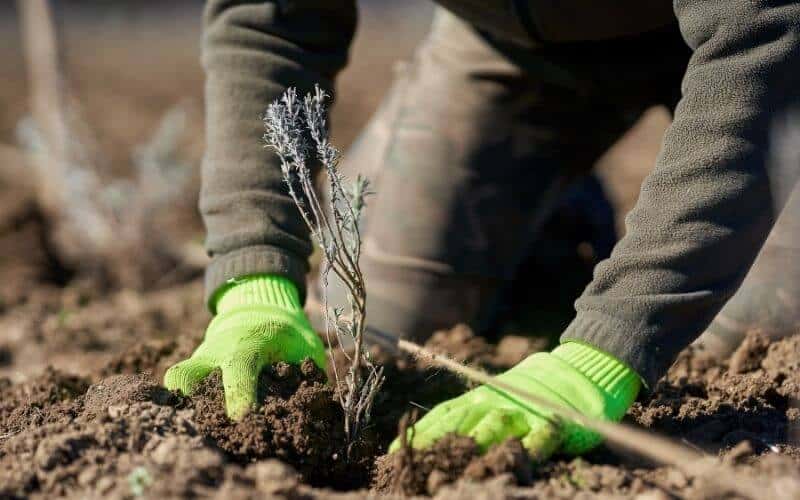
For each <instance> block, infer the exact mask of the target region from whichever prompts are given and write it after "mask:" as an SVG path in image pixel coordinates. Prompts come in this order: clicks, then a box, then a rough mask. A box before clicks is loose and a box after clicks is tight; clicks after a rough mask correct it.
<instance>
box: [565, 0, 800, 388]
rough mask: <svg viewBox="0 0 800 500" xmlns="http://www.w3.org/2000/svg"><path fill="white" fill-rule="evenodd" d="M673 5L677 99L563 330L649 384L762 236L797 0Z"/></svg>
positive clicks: (799, 46)
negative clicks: (683, 53) (633, 199)
mask: <svg viewBox="0 0 800 500" xmlns="http://www.w3.org/2000/svg"><path fill="white" fill-rule="evenodd" d="M674 7H675V13H676V15H677V17H678V20H679V22H680V27H681V31H682V33H683V36H684V39H685V40H686V42H687V43H688V44H689V46H690V47H691V48H692V49H693V50H694V54H693V56H692V58H691V60H690V62H689V65H688V68H687V70H686V75H685V77H684V80H683V84H682V93H683V97H682V99H681V101H680V103H679V104H678V106H677V108H676V110H675V118H674V121H673V123H672V126H671V127H670V128H669V130H668V131H667V133H666V136H665V138H664V143H663V145H662V149H661V153H660V155H659V157H658V160H657V163H656V167H655V169H654V171H653V172H652V173H651V175H650V176H649V177H648V178H647V179H646V181H645V182H644V184H643V186H642V189H641V193H640V195H639V200H638V202H637V204H636V206H635V208H634V209H633V210H632V211H631V213H630V214H629V215H628V217H627V218H626V221H625V222H626V227H627V232H626V235H625V237H624V238H623V239H622V240H621V241H620V242H619V243H618V244H617V246H616V247H615V249H614V251H613V252H612V255H611V257H610V258H609V259H607V260H605V261H604V262H602V263H600V264H599V265H598V266H597V267H596V269H595V272H594V279H593V281H592V282H591V283H590V285H589V286H588V287H587V288H586V290H585V291H584V293H583V295H582V296H581V297H580V298H579V299H578V301H577V302H576V308H577V316H576V318H575V320H574V321H573V322H572V324H571V325H570V326H569V327H568V328H567V330H566V332H565V333H564V335H563V337H562V340H569V339H573V340H579V341H584V342H588V343H590V344H592V345H595V346H596V347H598V348H600V349H603V350H605V351H607V352H609V353H611V354H613V355H615V356H617V357H618V358H620V359H621V360H622V361H625V362H626V363H628V364H629V365H630V366H631V367H632V368H633V369H635V370H636V371H637V372H638V373H639V374H640V375H641V376H642V378H643V379H644V381H645V383H646V384H648V385H649V386H652V385H653V384H654V383H655V382H656V381H657V380H658V379H659V378H660V377H661V376H662V375H663V374H664V373H665V371H666V370H667V368H668V367H669V366H670V365H671V364H672V363H673V361H674V359H675V357H676V356H677V354H678V352H679V351H680V350H681V349H683V348H684V347H686V346H687V345H688V344H689V343H690V342H691V341H692V340H693V339H694V338H696V337H697V336H698V335H699V334H700V333H701V332H702V331H703V329H704V328H705V327H706V326H707V325H708V323H710V322H711V320H712V318H713V317H714V315H715V314H716V313H717V312H718V311H719V309H720V308H721V307H722V305H723V304H724V302H725V301H726V300H727V299H728V298H729V297H730V296H731V294H732V293H733V292H734V291H735V289H736V288H737V286H738V285H739V283H740V282H741V280H742V279H743V277H744V275H745V273H746V272H747V270H748V268H749V266H750V265H751V263H752V262H753V259H754V258H755V256H756V253H757V252H758V249H759V247H760V246H761V244H762V243H763V241H764V239H765V238H766V235H767V232H768V231H769V228H770V226H771V224H772V218H773V210H772V209H773V199H772V198H773V197H772V193H771V192H770V183H769V175H768V171H767V161H766V158H767V149H768V137H769V127H770V122H771V120H772V119H773V118H774V116H775V115H776V113H779V112H781V111H783V110H785V109H786V108H787V105H788V103H789V102H790V101H791V100H793V99H797V97H798V93H799V92H800V3H798V2H785V1H784V2H779V1H756V0H676V1H675V2H674ZM653 56H654V57H657V55H656V54H654V55H653Z"/></svg>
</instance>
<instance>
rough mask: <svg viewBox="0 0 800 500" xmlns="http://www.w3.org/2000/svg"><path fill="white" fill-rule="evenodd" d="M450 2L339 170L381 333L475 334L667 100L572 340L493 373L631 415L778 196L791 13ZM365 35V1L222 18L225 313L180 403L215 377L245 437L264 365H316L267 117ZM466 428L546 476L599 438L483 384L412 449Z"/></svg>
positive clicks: (215, 305)
mask: <svg viewBox="0 0 800 500" xmlns="http://www.w3.org/2000/svg"><path fill="white" fill-rule="evenodd" d="M439 5H440V6H439V7H437V10H436V14H435V16H434V19H433V23H432V28H431V31H430V34H429V35H428V37H427V38H426V40H425V41H424V42H423V43H422V45H421V46H420V48H419V49H418V51H417V52H416V55H415V57H414V59H413V62H412V63H411V64H410V65H409V67H407V68H406V69H405V71H403V72H402V73H401V74H400V75H399V77H398V79H397V81H396V82H395V84H394V87H393V89H392V91H391V92H390V93H389V95H388V97H387V98H386V99H385V101H384V103H383V104H382V106H381V108H380V110H379V111H378V112H377V114H376V116H375V117H374V119H373V120H372V122H371V123H370V124H369V125H368V127H367V129H366V130H365V132H364V133H363V134H362V136H361V138H360V139H359V140H358V141H357V144H356V145H355V146H354V150H353V152H352V153H351V154H350V155H349V156H348V158H349V160H348V161H349V162H350V163H351V166H348V167H347V168H349V169H351V170H352V169H355V170H360V171H363V172H364V173H366V174H367V175H368V176H369V177H371V178H372V179H373V180H374V181H375V182H376V186H377V187H376V191H377V193H378V194H377V195H376V197H375V199H374V200H373V203H372V206H371V208H370V212H369V213H368V214H367V217H368V220H367V221H366V229H365V235H364V249H365V250H364V256H363V258H364V261H363V266H364V269H365V273H366V281H367V283H368V301H369V302H368V310H369V314H368V318H369V320H368V321H369V328H370V331H371V332H374V333H376V335H390V336H391V335H404V336H409V337H412V338H416V339H417V340H419V339H421V338H424V337H425V336H426V335H429V334H430V333H431V332H432V331H433V330H434V329H437V328H441V327H447V326H449V325H452V324H453V323H455V322H459V321H467V322H469V323H470V324H472V325H473V326H475V327H476V328H478V330H479V331H480V327H481V325H482V324H486V321H487V318H489V317H491V315H492V314H493V311H496V310H497V307H498V305H501V304H502V302H503V301H504V300H507V296H505V295H504V293H506V289H507V284H508V282H509V280H510V278H511V277H513V275H514V273H515V270H516V269H517V268H518V266H519V265H520V262H521V261H522V260H523V259H524V256H525V254H526V252H529V251H530V250H531V249H530V248H529V246H530V245H532V244H535V238H534V235H535V234H536V231H537V227H538V226H539V225H540V221H541V217H542V214H543V213H547V211H548V210H549V208H550V207H551V206H552V204H553V200H554V199H558V194H559V193H560V192H563V190H564V189H565V188H566V187H567V186H569V185H570V184H571V183H572V181H573V180H574V179H576V178H577V177H579V176H580V174H581V173H582V172H585V170H586V168H587V166H590V165H591V164H592V163H593V161H594V160H595V159H596V158H597V157H598V156H599V155H600V154H601V153H602V152H603V151H604V150H605V149H606V148H607V147H608V146H609V145H610V144H611V143H612V142H613V141H614V140H615V139H616V138H618V137H619V136H620V134H622V133H623V132H624V131H625V130H626V129H627V128H628V127H629V126H630V125H631V123H632V122H633V121H634V120H635V119H636V118H638V117H639V116H640V115H641V113H642V112H643V110H645V109H646V108H648V107H650V106H653V105H657V104H664V105H667V106H669V107H670V109H674V115H673V122H672V124H671V126H670V127H669V129H668V130H667V132H666V134H665V136H664V139H663V143H662V147H661V151H660V153H659V155H658V158H657V160H656V165H655V168H654V169H653V171H652V173H650V174H649V176H648V177H647V179H646V180H645V181H644V183H643V185H642V187H641V191H640V194H639V199H638V202H637V203H636V206H635V207H634V208H633V210H632V211H631V212H630V213H629V214H628V215H627V217H626V221H625V222H626V232H625V235H624V237H623V238H622V239H621V240H620V241H619V242H617V243H616V245H615V246H614V248H613V251H612V252H611V255H610V256H609V257H608V258H607V259H605V260H603V261H602V262H600V263H599V264H597V265H596V267H595V269H594V274H593V278H592V281H591V283H590V284H589V285H588V286H587V287H586V289H585V290H584V292H583V293H582V295H581V296H580V298H579V299H578V300H577V301H576V303H575V308H576V316H575V318H574V319H573V320H572V322H571V323H570V324H569V326H568V327H567V328H566V330H565V331H564V332H563V335H562V336H561V343H560V345H559V346H558V347H556V348H555V349H553V350H552V351H551V352H548V353H537V354H533V355H532V356H530V357H529V358H527V359H525V360H524V361H522V362H521V363H520V364H519V365H517V366H515V367H513V368H511V369H509V370H508V371H506V372H504V373H502V374H500V375H498V378H501V379H503V380H504V381H506V382H507V383H508V384H512V385H515V386H517V387H521V388H524V389H525V390H526V391H529V392H532V393H535V394H538V395H540V396H541V397H544V398H548V399H549V400H551V401H554V402H557V403H558V404H562V405H566V406H568V407H571V408H574V409H576V410H578V411H580V412H583V413H585V414H587V415H591V416H594V417H597V418H603V419H607V420H619V419H620V418H621V417H622V416H623V414H624V413H625V412H626V410H627V409H628V407H629V406H630V405H631V404H632V403H633V401H634V399H635V398H636V397H637V394H638V393H639V391H640V389H641V388H642V387H645V388H652V387H653V386H654V384H655V383H656V381H657V380H658V379H659V378H660V377H661V376H662V375H663V374H664V373H665V372H666V370H667V368H668V367H669V366H670V365H671V364H672V363H673V361H674V360H675V358H676V356H677V354H678V353H679V351H681V350H682V349H684V348H685V347H686V346H688V345H689V344H690V343H691V342H692V341H693V340H695V339H696V338H697V337H698V335H699V334H701V333H702V332H703V331H704V330H705V329H706V327H707V326H708V325H709V323H710V322H711V321H712V320H713V319H714V317H715V315H716V314H717V313H718V312H719V311H720V309H721V308H722V307H723V305H724V304H725V303H726V301H727V300H728V299H729V298H730V297H731V296H732V295H733V293H734V292H735V291H736V290H737V288H738V287H739V285H740V284H741V283H742V281H743V279H744V277H745V274H746V273H747V271H748V269H749V268H750V266H751V264H752V263H753V261H754V260H755V258H756V255H757V254H758V252H759V249H760V248H761V247H762V244H763V243H764V241H765V239H766V237H767V235H768V232H769V231H770V228H771V227H772V225H773V222H774V219H775V216H774V214H775V213H776V210H779V209H780V208H781V205H782V203H783V201H785V200H782V199H781V197H780V196H779V195H778V191H779V190H778V189H776V187H775V184H774V183H771V182H770V181H771V180H772V181H775V175H773V173H772V170H771V168H770V161H769V158H768V151H769V141H770V128H771V123H772V121H773V120H774V119H775V117H776V116H777V115H778V114H780V113H782V112H784V111H785V110H787V109H788V108H789V106H790V104H791V102H792V101H793V100H796V99H797V97H798V93H799V92H800V71H797V68H798V65H800V3H798V2H790V1H776V0H758V1H751V0H729V1H721V0H703V1H700V0H676V1H674V2H668V1H666V0H649V1H642V0H636V1H633V0H630V1H615V2H598V1H594V2H588V1H582V0H567V1H562V2H540V1H533V0H532V1H524V0H523V1H519V0H518V1H513V2H505V1H503V2H501V1H485V2H468V1H466V0H447V1H445V0H442V1H440V2H439ZM355 27H356V7H355V5H354V1H353V0H324V1H323V0H298V1H288V2H279V1H246V0H239V1H236V2H229V1H222V0H210V1H208V3H207V7H206V12H205V33H204V48H203V63H204V67H205V69H206V72H207V80H206V106H207V132H206V134H207V150H206V155H205V159H204V166H203V186H202V193H201V201H200V208H201V211H202V214H203V217H204V221H205V224H206V228H207V232H208V234H207V241H206V245H207V249H208V252H209V253H210V255H211V257H212V262H211V263H210V265H209V267H208V269H207V273H206V288H207V301H208V306H209V308H210V309H211V312H212V313H214V314H215V317H214V318H213V320H212V321H211V323H210V325H209V327H208V330H207V332H206V335H205V339H204V340H203V342H202V343H201V344H200V346H199V347H198V348H197V350H196V351H195V352H194V354H193V355H192V356H191V357H190V358H189V359H187V360H185V361H182V362H180V363H178V364H177V365H175V366H173V367H171V368H170V369H169V370H168V371H167V373H166V375H165V385H166V386H167V387H169V388H171V389H178V390H180V391H182V392H184V393H187V394H188V393H191V391H192V389H193V388H194V387H195V385H196V384H197V383H198V382H199V381H200V380H202V378H203V377H205V376H206V375H207V374H208V373H210V372H211V371H212V370H213V369H216V368H219V369H221V370H222V378H223V385H224V390H225V397H226V406H227V411H228V413H229V415H230V416H231V417H232V418H234V419H235V418H240V417H241V416H242V415H243V414H244V413H245V412H247V411H248V410H250V409H251V408H252V407H253V405H254V404H255V397H256V395H255V393H256V383H257V382H256V379H257V377H258V373H259V371H260V369H261V368H262V367H263V366H264V365H266V364H269V363H274V362H277V361H286V362H289V363H295V362H299V361H300V360H302V359H304V358H306V357H310V358H312V359H313V360H314V361H315V362H316V363H317V364H318V365H319V366H321V367H322V366H324V365H325V353H324V348H323V345H322V344H321V342H320V340H319V337H318V336H317V335H316V334H315V333H314V330H313V328H312V326H311V324H310V322H309V320H308V318H307V317H306V315H305V314H304V312H303V308H302V305H303V303H304V301H305V298H306V286H305V275H306V273H307V271H308V262H307V259H308V257H309V255H310V253H311V250H312V247H311V244H310V242H309V237H308V236H309V235H308V233H307V229H306V227H305V225H304V223H303V221H302V220H301V218H300V216H299V214H298V212H297V210H296V208H295V206H294V204H293V202H292V200H291V199H290V197H289V196H288V194H287V192H286V190H285V186H284V185H283V181H282V177H281V172H280V170H279V167H278V160H277V157H276V156H275V155H274V153H273V152H271V151H269V150H268V149H266V148H264V146H263V143H262V141H261V137H262V135H263V124H262V122H261V120H260V117H261V116H262V114H263V112H264V110H265V109H266V107H267V106H268V105H269V104H270V102H272V101H273V100H274V99H276V98H278V97H279V96H280V95H281V94H282V93H283V92H284V91H285V90H286V89H287V88H288V87H290V86H293V87H297V88H298V90H299V91H300V92H305V91H308V90H310V89H312V88H313V86H314V85H315V84H317V83H319V84H320V85H322V86H323V88H326V89H330V88H331V87H332V86H333V81H334V78H335V76H336V74H337V72H338V71H339V70H341V69H342V67H343V66H344V65H345V63H346V61H347V58H348V47H349V45H350V43H351V39H352V37H353V33H354V30H355ZM353 165H355V166H353ZM786 182H789V181H786ZM795 243H796V242H795ZM792 251H793V252H794V253H793V254H792V255H795V256H796V255H797V251H796V246H795V248H793V249H792ZM790 253H791V252H790ZM783 258H785V255H784V256H783V257H782V259H783ZM765 260H767V261H769V260H770V255H767V254H765ZM794 262H796V261H794ZM790 263H791V264H792V265H791V266H790V267H796V266H795V265H794V264H793V263H792V261H791V260H783V261H782V265H784V266H788V265H789V264H790ZM761 264H763V265H764V266H767V267H770V266H769V262H766V263H763V262H762V263H761ZM774 274H775V273H773V275H774ZM795 276H796V274H795ZM531 286H535V283H532V284H531ZM793 286H795V287H796V284H795V285H793ZM760 288H761V289H764V288H765V287H764V286H761V287H760ZM766 288H767V289H768V288H770V287H769V286H767V287H766ZM773 288H774V287H773ZM746 295H747V294H746ZM746 299H748V300H749V299H758V300H769V299H770V296H769V294H768V293H760V294H758V293H757V294H749V295H748V297H746ZM744 302H747V300H744ZM734 306H735V304H734ZM732 307H733V306H732ZM759 307H760V306H759V305H758V304H756V307H754V308H752V310H753V311H757V310H758V309H759ZM747 314H750V313H747ZM795 314H796V313H795ZM734 316H735V315H727V316H725V317H734ZM750 319H753V318H750ZM731 323H732V322H731V321H727V322H725V324H731ZM715 335H716V334H715ZM451 432H455V433H459V434H462V435H468V436H472V437H474V438H475V440H476V441H477V443H478V444H479V446H481V447H482V448H484V449H485V448H486V447H488V446H490V445H491V444H492V443H496V442H499V441H502V440H504V439H505V438H507V437H510V436H514V437H517V438H520V439H521V441H522V442H523V444H524V445H525V446H526V448H527V449H528V450H529V452H530V453H531V455H532V456H534V457H537V458H538V459H541V460H544V459H546V458H547V457H548V456H549V455H550V454H552V453H554V452H561V453H567V454H580V453H583V452H585V451H586V450H588V449H590V448H592V447H593V446H595V445H596V444H597V443H599V442H600V437H599V436H598V435H596V434H594V433H592V432H589V431H588V430H586V429H584V428H582V427H580V426H577V425H571V424H566V425H557V424H556V423H554V420H553V419H551V418H549V415H548V414H547V412H545V411H543V410H542V409H537V408H535V407H531V406H530V405H526V404H524V403H522V402H521V401H518V400H516V399H515V398H513V397H509V396H507V395H504V394H502V393H498V392H496V391H493V390H492V389H490V388H488V387H485V386H482V387H478V388H476V389H474V390H472V391H470V392H468V393H466V394H464V395H462V396H460V397H458V398H456V399H453V400H451V401H446V402H444V403H442V404H440V405H438V406H437V407H435V408H434V409H433V410H432V411H430V412H429V413H428V414H427V415H425V416H424V417H423V418H422V419H421V420H420V421H419V422H418V423H417V425H416V427H415V439H414V445H415V446H427V445H430V444H431V443H433V442H435V441H436V440H438V439H439V438H441V437H442V436H444V435H445V434H447V433H451Z"/></svg>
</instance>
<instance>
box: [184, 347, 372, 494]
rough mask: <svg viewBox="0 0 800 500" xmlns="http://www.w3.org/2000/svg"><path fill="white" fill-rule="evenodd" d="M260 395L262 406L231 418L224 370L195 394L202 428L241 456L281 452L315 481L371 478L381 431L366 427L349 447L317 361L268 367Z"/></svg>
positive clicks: (242, 459)
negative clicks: (377, 434) (376, 433)
mask: <svg viewBox="0 0 800 500" xmlns="http://www.w3.org/2000/svg"><path fill="white" fill-rule="evenodd" d="M258 401H259V402H260V407H259V408H258V410H256V411H254V412H251V413H249V414H248V415H246V416H245V417H244V418H243V419H242V420H241V421H238V422H233V421H231V420H230V419H229V418H228V417H227V416H226V414H225V396H224V392H223V390H222V380H221V376H220V374H219V373H218V372H217V373H214V374H212V375H211V376H209V377H208V378H207V379H206V380H205V381H204V382H203V383H201V384H200V387H199V388H198V389H197V391H196V393H195V394H194V395H193V397H192V398H191V404H192V406H193V407H194V409H195V416H196V422H197V426H198V430H199V431H200V432H201V433H202V434H203V435H204V436H206V437H207V438H209V439H210V440H211V441H212V442H213V443H214V444H215V445H216V446H219V447H220V448H221V449H222V450H224V451H225V452H226V453H228V454H229V456H230V457H231V458H232V460H234V461H236V462H239V463H243V464H245V463H248V462H253V461H257V460H262V459H266V458H278V459H280V460H282V461H283V462H285V463H288V464H290V465H292V466H294V467H296V468H297V470H298V471H299V472H300V474H301V475H302V476H303V478H304V480H305V481H307V482H308V483H310V484H312V485H326V486H335V487H337V488H340V489H344V488H353V487H358V486H362V485H364V484H366V483H367V481H368V478H369V468H370V467H371V459H372V458H373V457H374V456H375V455H377V453H378V447H377V446H378V445H377V443H376V440H375V437H374V435H370V433H368V432H366V433H364V434H363V435H362V436H361V437H360V438H359V440H358V441H356V442H355V443H353V444H352V446H350V447H349V449H348V443H347V439H346V436H345V434H344V427H343V422H344V415H343V413H342V409H341V406H340V405H339V403H338V401H337V400H336V397H335V394H334V388H333V386H331V385H328V384H325V374H324V373H323V372H322V371H320V370H319V369H318V368H317V367H316V366H315V365H314V363H313V362H312V361H310V360H306V361H304V362H303V363H302V364H301V365H300V366H292V365H288V364H285V363H278V364H276V365H274V366H272V367H270V368H268V369H267V370H264V371H263V372H262V375H261V379H260V381H259V397H258Z"/></svg>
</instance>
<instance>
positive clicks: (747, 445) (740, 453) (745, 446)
mask: <svg viewBox="0 0 800 500" xmlns="http://www.w3.org/2000/svg"><path fill="white" fill-rule="evenodd" d="M754 453H755V450H754V449H753V444H752V443H751V442H750V441H749V440H747V439H745V440H744V441H741V442H739V444H737V445H736V446H734V447H733V448H731V449H730V451H728V453H726V454H725V457H724V461H725V462H726V463H729V464H737V463H741V462H742V461H744V459H746V458H747V457H750V456H752V455H753V454H754Z"/></svg>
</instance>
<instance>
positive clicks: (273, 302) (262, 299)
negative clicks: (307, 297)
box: [212, 274, 303, 313]
mask: <svg viewBox="0 0 800 500" xmlns="http://www.w3.org/2000/svg"><path fill="white" fill-rule="evenodd" d="M213 302H214V303H213V304H212V307H213V308H214V310H216V311H217V313H224V312H227V311H230V310H232V309H236V308H239V307H243V306H271V307H280V308H282V309H286V310H289V311H302V309H303V308H302V306H301V305H300V294H299V293H298V290H297V287H296V286H295V284H294V283H292V282H291V281H290V280H288V279H287V278H284V277H283V276H276V275H271V274H259V275H254V276H246V277H243V278H237V279H235V280H232V281H231V282H229V283H228V284H226V285H225V286H224V287H223V288H222V289H220V290H219V291H218V292H217V293H216V297H215V298H214V300H213Z"/></svg>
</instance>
